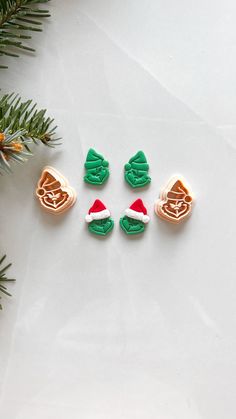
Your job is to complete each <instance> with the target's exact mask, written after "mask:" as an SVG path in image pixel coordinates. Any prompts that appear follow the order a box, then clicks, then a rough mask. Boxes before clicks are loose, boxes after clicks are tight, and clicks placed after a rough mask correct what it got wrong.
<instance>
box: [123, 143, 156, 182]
mask: <svg viewBox="0 0 236 419" xmlns="http://www.w3.org/2000/svg"><path fill="white" fill-rule="evenodd" d="M124 169H125V180H126V182H127V183H128V184H129V185H130V186H132V188H142V187H144V186H146V185H148V184H149V183H150V182H151V178H150V176H148V171H149V164H148V163H147V159H146V156H145V154H144V152H143V151H141V150H140V151H138V152H137V153H136V154H135V155H134V156H133V157H131V158H130V159H129V162H128V163H126V164H125V168H124Z"/></svg>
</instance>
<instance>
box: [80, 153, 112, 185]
mask: <svg viewBox="0 0 236 419" xmlns="http://www.w3.org/2000/svg"><path fill="white" fill-rule="evenodd" d="M108 166H109V163H108V161H107V160H105V159H104V157H103V156H102V155H101V154H98V153H97V152H96V151H95V150H94V149H92V148H90V149H89V151H88V154H87V157H86V162H85V163H84V167H85V169H86V175H85V176H84V181H85V182H86V183H90V184H91V185H102V184H103V183H104V182H105V181H106V180H107V179H108V177H109V168H108Z"/></svg>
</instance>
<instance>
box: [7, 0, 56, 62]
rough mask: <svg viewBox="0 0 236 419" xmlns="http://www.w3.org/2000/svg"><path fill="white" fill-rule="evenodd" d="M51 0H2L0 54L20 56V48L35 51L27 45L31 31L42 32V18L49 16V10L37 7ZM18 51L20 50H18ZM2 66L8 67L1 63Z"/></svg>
mask: <svg viewBox="0 0 236 419" xmlns="http://www.w3.org/2000/svg"><path fill="white" fill-rule="evenodd" d="M48 1H49V0H0V56H3V55H7V56H10V57H19V52H20V50H25V51H30V52H34V51H35V50H34V48H31V47H28V46H27V45H25V43H24V42H25V40H29V39H31V36H30V35H29V34H28V33H29V32H32V31H33V32H41V31H42V29H41V27H40V26H41V25H42V22H41V21H40V19H41V18H45V17H49V16H50V14H49V13H48V10H44V9H40V8H37V7H36V6H37V5H38V4H41V3H47V2H48ZM16 51H18V52H16ZM0 68H7V66H5V65H1V64H0Z"/></svg>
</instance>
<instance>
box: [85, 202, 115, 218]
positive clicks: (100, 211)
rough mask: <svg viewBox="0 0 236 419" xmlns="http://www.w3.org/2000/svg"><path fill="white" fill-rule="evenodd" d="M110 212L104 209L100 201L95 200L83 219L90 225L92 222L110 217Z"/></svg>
mask: <svg viewBox="0 0 236 419" xmlns="http://www.w3.org/2000/svg"><path fill="white" fill-rule="evenodd" d="M110 215H111V214H110V211H109V210H108V209H107V208H106V207H105V205H104V204H103V202H102V201H100V199H96V200H95V201H94V203H93V205H92V206H91V208H90V209H89V212H88V214H87V215H86V217H85V221H86V222H87V223H91V221H93V220H103V219H104V218H108V217H110Z"/></svg>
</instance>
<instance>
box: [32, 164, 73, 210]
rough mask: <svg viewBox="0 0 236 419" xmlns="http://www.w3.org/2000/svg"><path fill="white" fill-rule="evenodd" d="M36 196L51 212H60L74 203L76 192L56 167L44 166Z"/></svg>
mask: <svg viewBox="0 0 236 419" xmlns="http://www.w3.org/2000/svg"><path fill="white" fill-rule="evenodd" d="M36 196H37V197H38V199H39V202H40V204H41V205H42V207H43V208H44V209H45V210H47V211H48V212H51V213H52V214H62V213H63V212H65V211H67V210H68V209H69V208H71V207H72V205H74V203H75V201H76V192H75V190H74V189H73V188H72V187H71V186H69V184H68V181H67V180H66V178H65V177H64V176H63V175H62V174H61V173H59V172H58V171H57V170H56V169H54V168H53V167H50V166H46V167H45V168H44V169H43V171H42V174H41V177H40V179H39V182H38V185H37V188H36Z"/></svg>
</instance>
